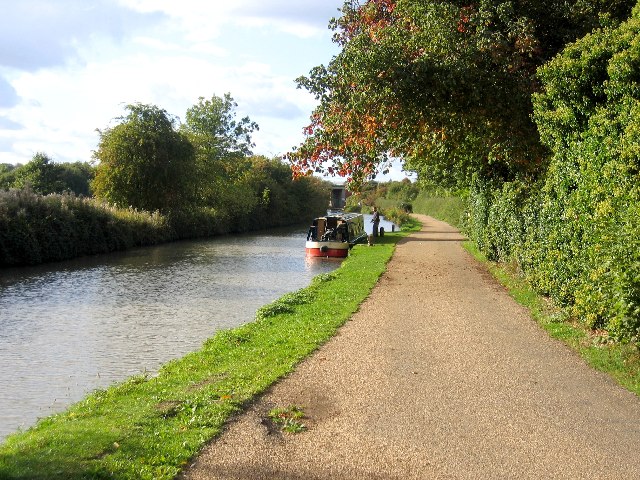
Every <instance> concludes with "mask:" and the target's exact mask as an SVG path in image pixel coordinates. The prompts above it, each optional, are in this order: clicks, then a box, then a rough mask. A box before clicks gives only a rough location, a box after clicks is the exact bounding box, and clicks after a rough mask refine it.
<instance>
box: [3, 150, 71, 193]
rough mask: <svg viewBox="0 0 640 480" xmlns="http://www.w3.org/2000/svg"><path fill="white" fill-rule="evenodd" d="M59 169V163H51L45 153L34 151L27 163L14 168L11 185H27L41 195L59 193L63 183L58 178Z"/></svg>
mask: <svg viewBox="0 0 640 480" xmlns="http://www.w3.org/2000/svg"><path fill="white" fill-rule="evenodd" d="M59 170H60V167H59V165H57V164H55V163H53V161H52V160H51V159H50V158H49V157H48V156H47V155H46V154H44V153H41V152H39V153H36V154H35V155H34V156H33V158H32V159H31V160H30V161H29V162H28V163H26V164H25V165H23V166H21V167H18V168H16V169H15V171H14V175H15V177H14V181H13V185H12V186H13V187H14V188H25V187H29V188H31V189H32V190H33V191H34V192H35V193H39V194H41V195H48V194H50V193H61V192H62V191H64V184H63V183H62V181H61V180H60V177H59Z"/></svg>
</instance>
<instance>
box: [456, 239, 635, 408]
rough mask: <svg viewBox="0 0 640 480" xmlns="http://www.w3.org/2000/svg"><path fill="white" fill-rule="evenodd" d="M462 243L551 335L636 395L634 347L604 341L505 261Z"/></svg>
mask: <svg viewBox="0 0 640 480" xmlns="http://www.w3.org/2000/svg"><path fill="white" fill-rule="evenodd" d="M464 247H465V248H466V249H467V251H469V253H471V254H472V255H473V256H474V257H475V258H476V259H477V260H478V261H480V262H482V263H483V264H485V265H487V267H488V269H489V271H490V272H491V274H492V275H493V276H494V277H495V278H496V279H497V280H498V281H499V282H500V283H501V284H502V285H504V287H505V288H506V289H507V290H508V292H509V293H510V294H511V296H512V297H513V298H514V299H515V300H516V301H517V302H518V303H520V304H521V305H523V306H525V307H527V308H528V309H529V311H530V312H531V316H532V318H533V319H534V320H536V322H538V324H539V325H540V326H541V327H542V328H544V329H545V330H546V331H547V332H548V333H549V335H550V336H551V337H552V338H555V339H558V340H561V341H562V342H564V343H565V344H567V345H568V346H569V347H571V348H572V349H573V350H575V351H576V352H577V353H578V354H580V356H581V357H582V358H583V359H584V360H585V361H586V362H587V363H588V364H589V365H591V366H592V367H593V368H595V369H596V370H599V371H601V372H605V373H607V374H609V375H611V377H613V378H614V379H615V381H616V382H618V384H620V385H621V386H622V387H624V388H626V389H628V390H630V391H632V392H634V393H635V394H636V395H639V396H640V353H639V352H638V349H637V347H635V346H633V345H629V344H620V343H615V342H611V341H607V337H606V335H603V332H598V331H593V330H591V329H589V328H587V327H585V326H583V325H581V324H579V323H577V322H574V321H572V320H571V319H570V318H568V316H567V315H566V314H565V313H564V312H563V311H562V310H561V309H559V308H558V307H555V306H554V305H553V304H552V303H551V302H550V301H548V300H547V299H545V298H544V297H541V296H540V295H538V294H537V293H536V292H535V291H534V290H533V289H532V288H531V287H530V286H529V285H528V283H527V282H526V280H525V279H524V278H522V277H521V276H520V275H518V274H517V273H516V272H515V271H514V269H513V268H511V267H510V266H509V265H508V264H503V263H495V262H491V261H489V260H487V258H486V256H484V255H483V254H482V253H481V252H480V251H479V250H478V248H477V247H476V245H475V243H473V242H465V243H464Z"/></svg>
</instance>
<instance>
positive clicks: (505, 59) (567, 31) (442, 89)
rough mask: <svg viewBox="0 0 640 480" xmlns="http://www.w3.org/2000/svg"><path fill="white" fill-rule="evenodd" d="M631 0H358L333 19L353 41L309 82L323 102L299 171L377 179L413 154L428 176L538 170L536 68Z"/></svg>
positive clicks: (447, 181) (295, 158) (298, 152)
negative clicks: (394, 161)
mask: <svg viewBox="0 0 640 480" xmlns="http://www.w3.org/2000/svg"><path fill="white" fill-rule="evenodd" d="M630 8H631V2H630V1H628V0H614V1H609V2H604V1H600V0H574V1H568V2H567V1H564V0H539V1H536V2H531V1H525V0H521V1H511V2H504V1H500V0H481V1H479V2H475V3H473V4H470V3H468V2H464V1H463V2H461V1H423V0H366V1H362V2H361V1H357V0H347V1H345V3H344V6H343V8H342V16H341V17H340V18H337V19H334V20H332V22H331V25H330V26H331V28H332V29H333V30H334V32H335V33H334V41H335V42H336V43H337V44H339V45H340V46H341V47H342V50H341V52H340V53H339V54H338V55H337V56H335V57H334V58H333V59H332V60H331V62H329V64H328V65H327V66H324V65H320V66H318V67H316V68H314V69H313V70H311V72H310V74H309V75H308V76H307V77H301V78H299V79H298V84H299V86H300V87H302V88H305V89H307V90H308V91H310V92H311V93H313V94H314V95H315V97H316V98H317V99H318V100H319V102H320V103H319V106H318V107H317V108H316V109H315V110H314V112H313V114H312V117H311V123H310V124H309V125H308V126H307V127H306V128H305V134H306V138H305V141H304V142H303V143H302V144H301V145H299V146H298V147H296V148H295V149H294V150H293V151H292V152H290V153H289V154H287V158H288V159H289V161H290V162H291V164H292V168H293V172H294V175H297V176H300V175H308V174H311V173H313V172H322V173H328V174H337V175H341V176H345V177H347V180H348V181H349V182H351V183H352V184H355V185H359V184H362V183H363V182H364V181H365V180H366V179H370V178H374V177H375V176H376V174H378V173H379V172H380V171H381V170H382V171H384V169H385V166H386V165H387V163H388V162H389V161H390V160H391V159H393V158H395V157H400V158H402V159H404V161H405V166H406V167H407V168H409V169H411V170H415V171H417V172H418V173H419V174H420V176H421V178H422V179H428V180H429V181H430V182H432V183H436V184H439V185H443V186H464V185H468V184H469V183H470V179H471V177H472V175H473V174H474V173H479V174H480V175H482V176H483V177H486V178H495V179H499V180H508V179H512V178H515V177H517V176H522V175H532V174H533V175H535V174H536V172H539V171H540V169H541V166H543V165H544V161H545V158H546V155H547V153H546V149H545V148H544V146H543V145H542V144H541V143H540V142H539V140H538V135H537V131H536V127H535V125H534V123H533V121H532V119H531V113H532V104H531V94H532V93H533V92H534V91H536V89H537V88H538V82H537V80H536V77H535V72H536V68H537V67H538V66H540V65H542V64H543V63H544V62H546V61H547V60H548V59H550V58H551V57H553V56H554V55H555V54H556V53H557V52H558V51H560V49H561V48H562V47H563V46H564V45H565V44H566V43H567V42H569V41H573V40H575V39H576V38H578V37H579V36H582V35H583V34H584V33H586V32H587V31H589V30H590V29H592V28H593V27H594V26H595V25H597V24H598V23H599V22H614V21H617V20H618V19H619V18H624V17H625V15H626V14H628V12H629V11H630Z"/></svg>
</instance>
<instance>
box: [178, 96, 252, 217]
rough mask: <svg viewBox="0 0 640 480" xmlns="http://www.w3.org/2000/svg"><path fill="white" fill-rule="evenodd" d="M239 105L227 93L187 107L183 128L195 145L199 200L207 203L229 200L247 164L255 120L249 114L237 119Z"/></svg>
mask: <svg viewBox="0 0 640 480" xmlns="http://www.w3.org/2000/svg"><path fill="white" fill-rule="evenodd" d="M237 106H238V105H237V104H236V103H235V102H234V101H233V98H232V97H231V95H230V94H228V93H227V94H225V95H224V97H222V98H220V97H217V96H215V95H214V96H213V97H211V99H209V100H206V99H205V98H204V97H200V98H199V99H198V103H197V104H196V105H194V106H192V107H191V108H189V109H188V110H187V113H186V120H185V123H184V124H183V125H182V126H181V129H180V130H181V132H183V133H184V134H185V135H186V136H187V137H188V138H189V141H190V142H191V144H192V145H193V146H194V148H195V155H196V166H197V167H196V168H197V172H198V173H197V176H198V179H199V181H198V188H197V196H198V201H199V202H200V203H201V204H203V205H206V206H220V205H222V204H229V203H230V202H231V201H232V198H230V197H233V196H234V193H233V191H232V189H230V186H232V185H233V183H234V181H235V179H237V178H238V177H239V176H240V175H241V174H242V172H243V171H244V170H246V168H248V165H249V164H248V162H247V161H246V158H247V157H248V156H249V155H251V149H252V148H253V146H254V145H253V143H252V140H251V134H252V133H253V132H254V131H256V130H258V124H257V123H255V122H252V121H251V120H250V119H249V117H243V118H242V119H240V120H236V118H235V116H236V113H235V109H236V107H237Z"/></svg>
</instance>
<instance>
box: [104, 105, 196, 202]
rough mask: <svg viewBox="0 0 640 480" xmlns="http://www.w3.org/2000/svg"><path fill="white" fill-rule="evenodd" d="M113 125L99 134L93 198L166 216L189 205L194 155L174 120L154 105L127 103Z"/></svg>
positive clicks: (193, 186)
mask: <svg viewBox="0 0 640 480" xmlns="http://www.w3.org/2000/svg"><path fill="white" fill-rule="evenodd" d="M126 110H127V111H128V112H129V113H128V114H127V115H126V116H125V117H121V118H119V120H120V123H119V124H118V125H116V126H114V127H110V128H107V129H105V130H103V131H100V130H99V131H98V132H99V134H100V141H99V144H98V149H97V150H96V151H95V153H94V158H95V159H96V160H99V161H100V164H99V165H98V167H97V172H96V177H95V179H94V180H93V183H92V186H93V190H94V192H95V195H96V196H97V197H98V198H103V199H105V200H107V201H108V202H111V203H113V204H115V205H117V206H119V207H124V208H126V207H134V208H139V209H143V210H147V211H156V210H158V211H161V212H167V211H170V210H172V209H175V208H177V207H184V206H187V205H190V204H191V203H192V202H193V197H194V193H193V192H194V190H195V185H194V181H195V178H196V176H195V153H194V148H193V146H192V145H191V143H190V142H189V140H188V138H187V137H186V136H185V135H184V134H182V133H180V132H178V131H177V130H176V129H175V123H176V120H175V119H174V118H172V117H170V116H169V114H168V113H167V112H166V111H165V110H163V109H161V108H159V107H156V106H154V105H144V104H140V103H137V104H132V105H127V106H126Z"/></svg>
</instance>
